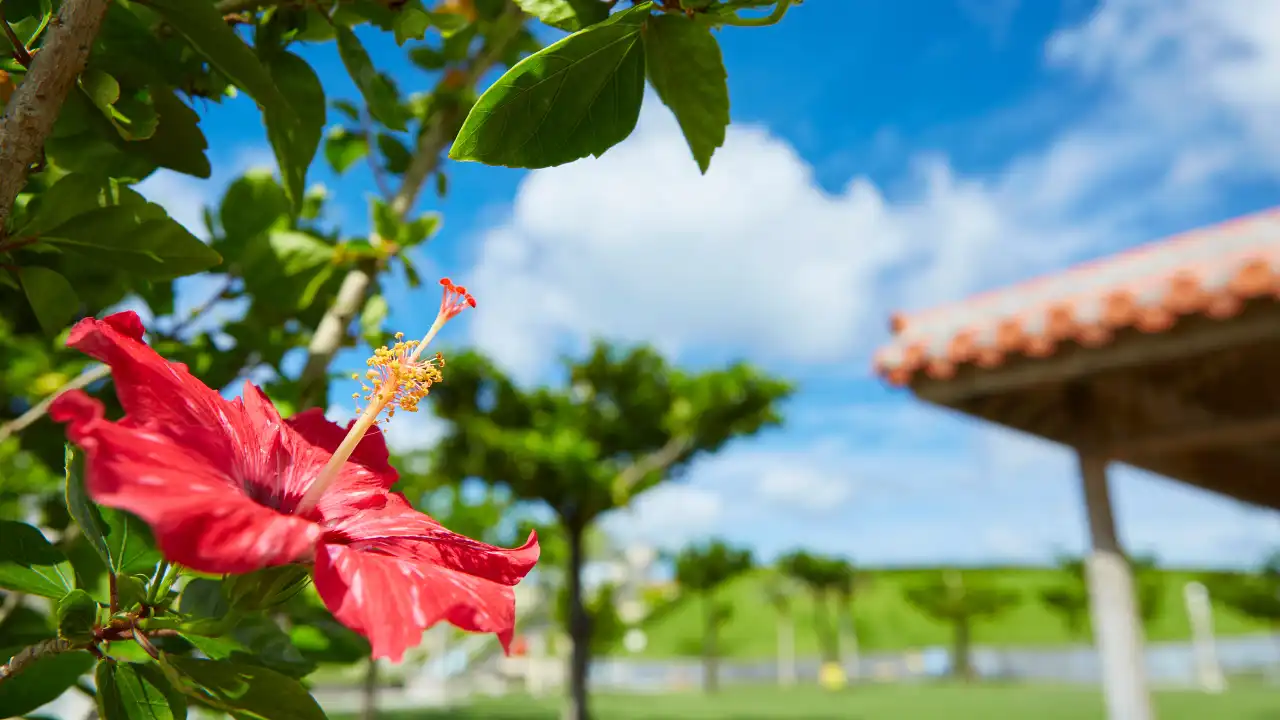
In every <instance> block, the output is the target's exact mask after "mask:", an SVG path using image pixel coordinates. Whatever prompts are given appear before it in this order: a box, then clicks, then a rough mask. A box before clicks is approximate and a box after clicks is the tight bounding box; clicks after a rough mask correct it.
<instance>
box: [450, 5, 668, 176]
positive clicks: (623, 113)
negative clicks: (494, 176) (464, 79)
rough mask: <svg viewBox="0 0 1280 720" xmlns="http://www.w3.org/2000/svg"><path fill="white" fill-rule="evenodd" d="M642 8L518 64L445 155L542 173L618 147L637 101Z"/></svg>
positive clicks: (636, 114) (631, 125)
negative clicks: (541, 171)
mask: <svg viewBox="0 0 1280 720" xmlns="http://www.w3.org/2000/svg"><path fill="white" fill-rule="evenodd" d="M649 9H650V3H647V2H646V3H641V4H640V5H636V6H635V7H633V8H631V9H629V10H626V11H624V12H620V13H617V14H615V15H613V16H612V17H610V18H609V19H608V20H606V21H604V22H602V23H600V24H598V25H593V26H591V27H589V28H587V29H585V30H582V31H581V32H578V33H575V34H573V35H570V36H569V37H566V38H564V39H562V40H560V41H559V42H556V43H553V44H552V45H549V46H547V47H546V48H544V49H542V50H540V51H539V52H537V53H534V54H533V55H530V56H529V57H527V58H525V59H524V60H521V61H520V62H519V63H517V64H516V66H515V67H513V68H511V69H510V70H508V71H507V73H506V74H505V75H503V76H502V77H501V78H499V79H498V80H497V82H495V83H494V84H493V85H492V86H491V87H490V88H489V89H488V90H486V91H485V92H484V94H483V95H481V96H480V99H479V100H477V101H476V104H475V106H474V107H473V108H472V109H471V112H470V114H469V115H467V119H466V121H465V122H464V123H463V126H462V129H461V131H459V132H458V137H457V139H456V140H455V141H454V143H453V147H452V148H451V149H450V150H449V157H451V158H454V159H455V160H471V161H477V162H482V163H485V164H487V165H504V166H507V167H520V168H543V167H550V166H553V165H561V164H564V163H567V162H572V161H574V160H578V159H580V158H584V157H587V156H589V155H595V156H599V155H601V154H603V153H604V152H605V151H606V150H608V149H609V148H611V147H613V146H614V145H617V144H618V143H619V142H622V141H623V140H624V139H626V137H627V136H628V135H630V134H631V131H632V130H634V129H635V126H636V122H637V121H638V120H639V118H640V105H641V102H642V101H643V99H644V72H645V70H644V66H645V58H644V48H643V45H642V43H641V30H642V28H643V27H644V23H645V20H646V19H647V18H648V17H649Z"/></svg>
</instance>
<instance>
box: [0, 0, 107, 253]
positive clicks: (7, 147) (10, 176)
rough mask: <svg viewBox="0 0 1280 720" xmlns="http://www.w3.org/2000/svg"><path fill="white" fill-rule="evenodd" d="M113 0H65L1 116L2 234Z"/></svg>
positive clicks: (0, 225)
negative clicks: (54, 22) (53, 24)
mask: <svg viewBox="0 0 1280 720" xmlns="http://www.w3.org/2000/svg"><path fill="white" fill-rule="evenodd" d="M109 6H110V0H66V1H65V2H63V3H62V7H61V9H60V10H59V11H58V22H57V23H56V25H55V27H54V28H53V30H52V31H50V32H49V36H48V39H47V40H46V41H45V42H44V44H43V45H42V46H41V48H40V52H38V53H36V54H35V55H34V56H33V57H32V60H31V67H30V70H29V71H28V72H27V75H26V77H25V78H23V81H22V84H21V85H19V86H18V89H17V90H15V91H14V93H13V97H11V98H10V99H9V104H8V105H6V106H5V111H4V118H3V119H2V120H0V239H2V238H3V236H4V230H5V227H6V225H7V224H8V221H9V213H10V212H12V211H13V202H14V200H16V199H17V197H18V193H19V192H21V191H22V188H23V187H25V186H26V184H27V175H29V174H30V173H31V168H32V165H33V164H35V163H36V162H37V161H39V160H40V158H41V156H42V155H43V152H44V141H45V139H46V138H48V137H49V133H50V132H51V131H52V130H53V123H54V121H55V120H57V119H58V112H59V111H60V110H61V109H62V103H63V101H65V100H66V99H67V94H68V93H69V92H71V88H72V87H73V86H74V85H75V82H76V77H77V76H78V75H79V74H80V73H81V72H82V71H83V70H84V66H85V62H86V61H87V60H88V58H89V49H90V48H91V47H92V46H93V40H94V38H95V37H97V35H98V29H99V28H100V27H101V26H102V18H103V16H105V15H106V13H107V8H108V7H109Z"/></svg>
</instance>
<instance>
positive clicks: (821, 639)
mask: <svg viewBox="0 0 1280 720" xmlns="http://www.w3.org/2000/svg"><path fill="white" fill-rule="evenodd" d="M777 566H778V568H779V570H780V571H782V572H783V573H784V574H785V575H787V576H789V577H791V578H793V579H795V580H796V581H797V582H799V583H800V584H801V585H803V586H804V587H805V588H807V589H808V591H809V596H810V598H811V600H812V601H813V627H814V632H815V634H816V635H817V639H818V647H819V648H820V649H821V652H822V661H823V662H824V663H837V664H838V663H840V639H841V638H840V635H841V629H840V624H841V622H842V621H841V620H838V619H837V618H836V617H835V616H836V615H837V614H840V617H843V612H844V611H843V610H841V609H840V607H839V605H836V603H837V602H838V601H839V599H840V596H841V591H842V589H843V588H844V582H845V580H846V577H847V576H846V573H852V565H850V564H848V563H846V562H845V561H843V560H841V559H839V558H831V557H825V556H822V555H816V554H813V553H810V552H808V551H805V550H797V551H795V552H791V553H788V554H786V555H783V556H782V557H780V558H778V562H777ZM850 582H852V581H851V580H850ZM850 589H851V588H850Z"/></svg>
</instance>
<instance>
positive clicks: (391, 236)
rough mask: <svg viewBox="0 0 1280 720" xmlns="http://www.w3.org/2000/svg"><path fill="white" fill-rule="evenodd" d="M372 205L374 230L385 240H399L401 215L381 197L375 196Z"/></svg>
mask: <svg viewBox="0 0 1280 720" xmlns="http://www.w3.org/2000/svg"><path fill="white" fill-rule="evenodd" d="M371 206H372V210H373V231H374V232H375V233H377V234H378V237H380V238H382V239H383V240H388V241H390V242H397V241H398V240H399V239H400V216H399V215H397V214H396V211H395V210H394V209H392V207H391V206H390V205H388V204H387V203H386V201H384V200H382V199H381V198H374V199H373V201H372V203H371Z"/></svg>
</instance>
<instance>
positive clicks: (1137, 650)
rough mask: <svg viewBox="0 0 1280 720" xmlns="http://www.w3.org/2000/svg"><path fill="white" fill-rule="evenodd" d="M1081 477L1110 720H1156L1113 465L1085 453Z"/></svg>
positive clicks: (1097, 640) (1091, 605)
mask: <svg viewBox="0 0 1280 720" xmlns="http://www.w3.org/2000/svg"><path fill="white" fill-rule="evenodd" d="M1079 458H1080V475H1081V479H1082V480H1083V485H1084V500H1085V506H1086V508H1087V511H1088V515H1089V539H1090V541H1091V545H1092V552H1091V553H1090V555H1089V559H1088V561H1087V566H1088V577H1089V609H1090V615H1091V616H1092V618H1093V637H1094V645H1095V646H1096V647H1097V649H1098V655H1099V656H1100V657H1101V659H1102V688H1103V694H1104V695H1105V697H1106V705H1107V718H1108V720H1152V719H1153V718H1154V717H1155V716H1154V714H1153V713H1152V711H1151V696H1150V694H1149V693H1148V691H1147V670H1146V661H1145V657H1144V653H1143V632H1142V623H1141V622H1139V620H1138V611H1137V603H1136V602H1135V598H1134V587H1133V572H1132V569H1131V568H1130V567H1129V563H1128V561H1127V560H1126V559H1125V556H1124V553H1123V552H1122V551H1121V548H1120V541H1119V539H1117V537H1116V524H1115V517H1114V516H1113V514H1112V512H1111V492H1110V489H1109V488H1108V486H1107V459H1106V458H1105V457H1101V456H1095V455H1090V454H1086V453H1084V452H1081V453H1080V454H1079Z"/></svg>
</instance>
